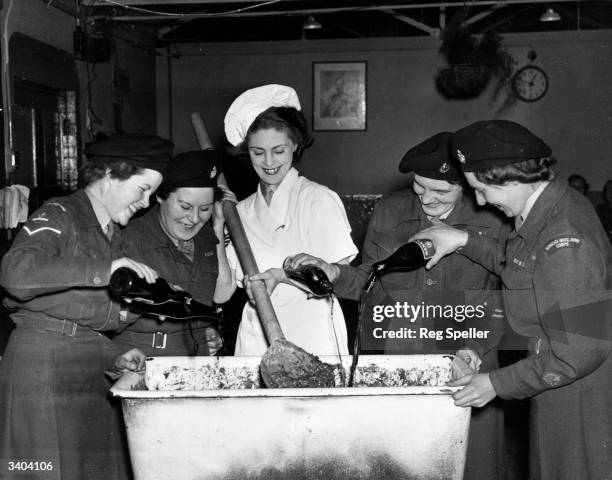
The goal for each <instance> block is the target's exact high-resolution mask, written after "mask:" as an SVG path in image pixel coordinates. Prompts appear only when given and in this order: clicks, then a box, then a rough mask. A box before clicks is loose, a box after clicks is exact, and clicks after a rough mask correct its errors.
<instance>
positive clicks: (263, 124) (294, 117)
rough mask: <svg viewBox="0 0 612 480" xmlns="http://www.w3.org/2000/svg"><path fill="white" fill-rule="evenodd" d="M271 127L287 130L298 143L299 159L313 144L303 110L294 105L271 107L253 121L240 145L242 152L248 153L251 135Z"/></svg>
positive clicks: (290, 136) (296, 157) (297, 156)
mask: <svg viewBox="0 0 612 480" xmlns="http://www.w3.org/2000/svg"><path fill="white" fill-rule="evenodd" d="M269 128H273V129H274V130H277V131H279V132H287V135H288V136H289V138H290V139H291V141H292V142H293V143H295V144H296V145H297V149H296V150H295V154H294V159H295V160H299V159H300V158H301V157H302V153H303V152H304V150H305V149H307V148H308V147H310V146H311V145H312V142H313V139H312V137H311V136H310V134H309V133H308V125H307V123H306V117H305V116H304V114H303V113H302V112H301V111H299V110H298V109H296V108H294V107H270V108H268V109H267V110H264V111H263V112H261V113H260V114H259V115H258V116H257V117H256V118H255V120H253V123H251V126H250V127H249V129H248V130H247V133H246V135H245V137H244V141H243V142H242V143H241V144H240V145H239V146H238V149H239V150H240V151H241V153H248V148H249V145H248V143H249V136H250V135H252V134H253V133H255V132H258V131H259V130H265V129H269Z"/></svg>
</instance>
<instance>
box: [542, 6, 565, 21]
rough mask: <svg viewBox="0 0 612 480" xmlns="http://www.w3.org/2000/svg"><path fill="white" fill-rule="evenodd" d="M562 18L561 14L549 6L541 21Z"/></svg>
mask: <svg viewBox="0 0 612 480" xmlns="http://www.w3.org/2000/svg"><path fill="white" fill-rule="evenodd" d="M559 20H561V15H559V14H558V13H557V12H555V11H554V10H553V9H552V8H547V9H546V11H545V12H544V13H543V14H542V16H541V17H540V22H558V21H559Z"/></svg>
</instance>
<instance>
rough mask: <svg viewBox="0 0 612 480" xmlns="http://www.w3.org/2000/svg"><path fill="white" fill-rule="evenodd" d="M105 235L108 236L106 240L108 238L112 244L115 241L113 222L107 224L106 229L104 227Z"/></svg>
mask: <svg viewBox="0 0 612 480" xmlns="http://www.w3.org/2000/svg"><path fill="white" fill-rule="evenodd" d="M104 235H106V238H108V241H109V242H110V241H111V240H112V239H113V222H112V221H110V222H108V223H107V224H106V227H104Z"/></svg>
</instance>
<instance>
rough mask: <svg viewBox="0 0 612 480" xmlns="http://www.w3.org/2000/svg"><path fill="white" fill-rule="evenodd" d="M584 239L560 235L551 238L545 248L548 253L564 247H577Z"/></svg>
mask: <svg viewBox="0 0 612 480" xmlns="http://www.w3.org/2000/svg"><path fill="white" fill-rule="evenodd" d="M581 243H582V240H581V239H580V238H578V237H558V238H555V239H554V240H551V241H550V242H548V243H547V244H546V246H545V247H544V250H545V251H546V253H549V254H550V253H553V252H556V251H557V250H560V249H562V248H576V247H579V246H580V244H581Z"/></svg>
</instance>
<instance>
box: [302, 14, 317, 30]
mask: <svg viewBox="0 0 612 480" xmlns="http://www.w3.org/2000/svg"><path fill="white" fill-rule="evenodd" d="M302 28H303V29H304V30H318V29H319V28H321V24H320V23H319V22H317V20H316V19H315V18H314V15H308V18H307V19H306V21H305V22H304V24H303V25H302Z"/></svg>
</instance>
